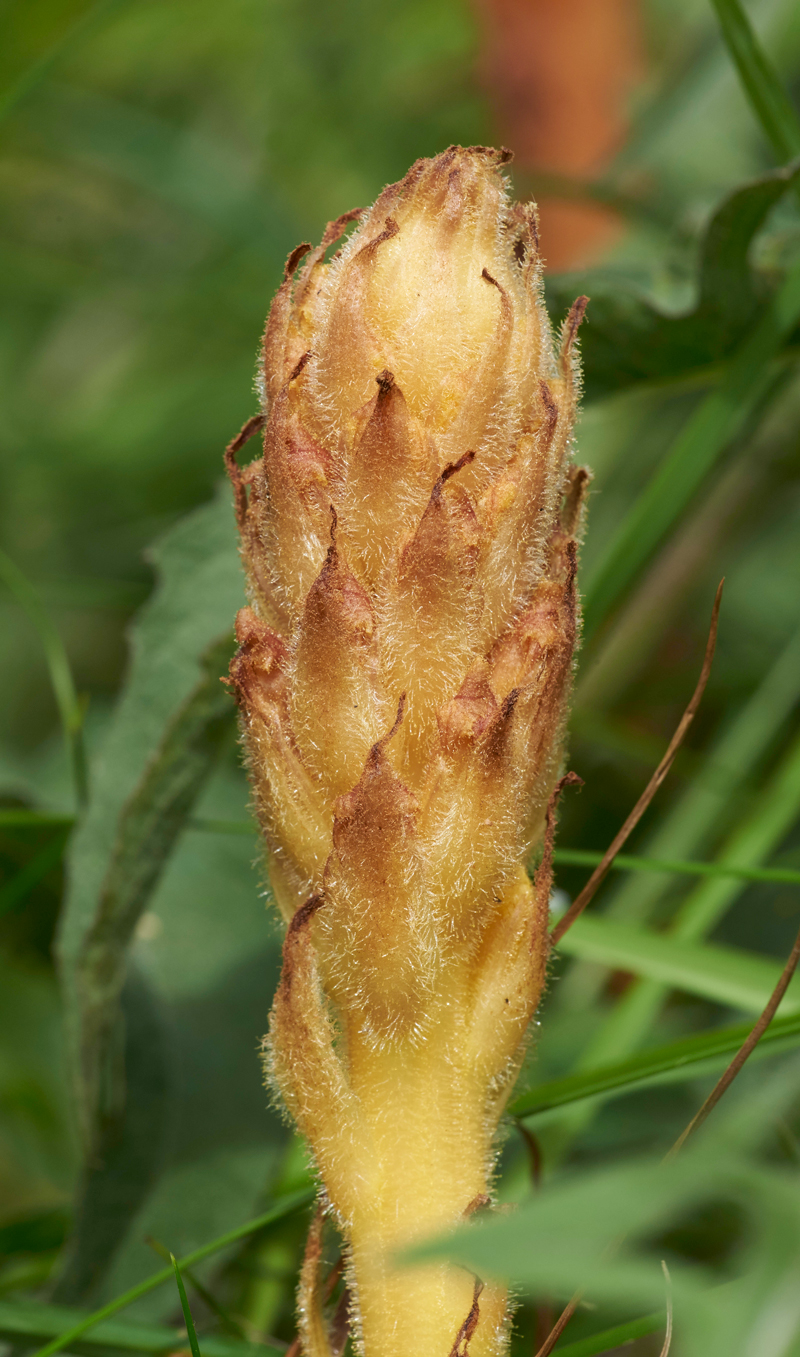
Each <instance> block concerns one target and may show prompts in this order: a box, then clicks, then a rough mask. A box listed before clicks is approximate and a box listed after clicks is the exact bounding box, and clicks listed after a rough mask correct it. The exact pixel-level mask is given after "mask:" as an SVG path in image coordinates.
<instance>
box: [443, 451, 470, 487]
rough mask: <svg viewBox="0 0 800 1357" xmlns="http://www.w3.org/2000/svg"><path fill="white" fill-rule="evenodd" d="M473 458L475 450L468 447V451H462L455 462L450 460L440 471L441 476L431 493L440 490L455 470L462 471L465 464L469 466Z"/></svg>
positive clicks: (453, 474)
mask: <svg viewBox="0 0 800 1357" xmlns="http://www.w3.org/2000/svg"><path fill="white" fill-rule="evenodd" d="M474 460H475V450H474V449H470V451H469V452H464V453H462V454H461V456H460V457H459V459H458V461H457V462H450V463H449V464H448V465H447V466H446V467H445V469H444V471H443V472H442V474H441V476H440V477H439V479H438V481H437V482H436V485H435V486H434V487H433V493H434V494H436V492H437V490H441V488H442V486H443V485H444V484H445V482H446V481H449V480H450V477H451V476H455V474H456V472H457V471H462V470H463V468H464V467H465V466H469V464H470V462H474Z"/></svg>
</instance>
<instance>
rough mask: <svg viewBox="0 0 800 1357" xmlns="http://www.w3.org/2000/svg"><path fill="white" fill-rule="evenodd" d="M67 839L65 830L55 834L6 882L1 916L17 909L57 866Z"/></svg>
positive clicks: (0, 898) (1, 894) (0, 897)
mask: <svg viewBox="0 0 800 1357" xmlns="http://www.w3.org/2000/svg"><path fill="white" fill-rule="evenodd" d="M66 841H67V836H66V834H65V833H64V832H63V831H62V832H61V833H60V834H55V835H54V836H53V838H52V839H51V840H50V842H49V843H47V844H45V846H44V848H41V849H40V850H39V852H38V853H36V854H35V856H34V857H32V858H31V860H30V862H26V864H25V866H24V867H23V868H22V870H21V871H20V872H17V874H16V876H14V877H12V878H11V880H10V881H7V882H6V884H5V886H3V888H2V890H0V917H2V915H3V914H6V913H8V912H9V910H12V909H16V907H17V905H20V904H21V903H22V901H23V900H25V899H26V897H27V896H28V895H29V894H30V892H31V891H32V890H33V889H34V887H35V886H38V884H39V882H40V881H41V880H42V879H43V877H45V876H47V873H48V872H49V871H50V870H51V869H52V868H53V867H55V865H56V863H58V862H59V861H60V860H61V857H62V854H63V852H64V844H65V843H66Z"/></svg>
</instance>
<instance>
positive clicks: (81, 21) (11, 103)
mask: <svg viewBox="0 0 800 1357" xmlns="http://www.w3.org/2000/svg"><path fill="white" fill-rule="evenodd" d="M119 3H120V0H95V4H93V5H90V6H89V8H88V10H86V12H85V13H84V14H82V15H81V16H80V17H79V18H78V19H76V20H75V22H74V23H73V24H72V25H71V26H70V28H69V29H68V30H67V32H66V33H65V34H64V35H63V36H62V37H60V38H59V39H58V40H57V41H56V42H54V43H53V44H52V45H51V46H50V47H49V48H48V49H47V51H46V52H43V53H42V55H41V56H40V57H39V58H38V59H37V60H36V61H34V62H32V63H31V65H30V66H29V67H28V68H27V70H25V71H23V72H22V74H21V75H20V76H18V78H17V79H16V80H15V81H14V82H13V84H11V85H10V86H9V88H8V89H7V90H6V91H5V92H4V93H2V94H0V122H2V121H3V119H4V118H6V117H8V115H9V114H10V113H11V112H13V110H14V109H15V108H16V106H17V105H18V104H19V103H21V102H22V100H23V99H25V98H26V97H27V95H29V94H31V93H32V92H33V90H35V89H36V87H37V85H40V84H41V83H42V81H43V80H46V79H47V77H48V76H49V75H50V72H51V71H52V70H53V69H54V67H55V66H56V65H57V64H58V62H59V61H61V59H62V58H63V57H65V56H67V55H68V53H69V52H71V51H73V50H74V48H75V47H76V46H77V45H78V44H79V42H80V41H81V40H82V39H84V38H86V37H87V36H88V35H89V33H90V32H91V30H92V28H93V27H94V25H95V24H96V23H98V22H99V21H100V20H101V19H103V18H105V16H106V15H107V14H109V13H110V12H111V11H112V10H114V9H116V8H117V6H118V5H119Z"/></svg>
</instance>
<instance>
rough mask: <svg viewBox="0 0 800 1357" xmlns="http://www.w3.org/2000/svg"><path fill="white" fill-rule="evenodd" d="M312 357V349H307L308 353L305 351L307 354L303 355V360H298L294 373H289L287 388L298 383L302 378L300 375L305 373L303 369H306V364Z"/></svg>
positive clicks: (293, 369)
mask: <svg viewBox="0 0 800 1357" xmlns="http://www.w3.org/2000/svg"><path fill="white" fill-rule="evenodd" d="M310 357H311V350H310V349H306V351H305V353H304V354H303V356H302V357H301V358H299V359H298V361H297V362H296V363H295V365H294V367H293V368H292V371H291V372H290V373H289V380H288V381H287V383H286V385H287V386H289V385H290V384H291V383H292V382H296V381H297V378H298V377H299V376H300V373H301V372H302V371H303V368H304V367H305V365H306V363H307V362H308V361H309V359H310Z"/></svg>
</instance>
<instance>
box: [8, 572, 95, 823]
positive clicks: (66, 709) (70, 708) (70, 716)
mask: <svg viewBox="0 0 800 1357" xmlns="http://www.w3.org/2000/svg"><path fill="white" fill-rule="evenodd" d="M0 579H2V580H3V583H4V584H5V585H6V588H7V589H9V590H10V592H11V593H12V594H13V595H14V597H15V598H16V600H17V602H18V603H19V605H20V607H22V608H23V609H24V610H25V612H26V613H27V614H28V617H29V618H30V620H31V622H32V623H33V625H34V627H35V628H36V630H37V632H38V634H39V639H40V641H41V643H42V646H43V648H44V653H45V658H46V660H47V668H48V670H49V673H50V682H51V684H52V685H53V692H54V693H55V698H56V703H57V705H58V714H59V716H60V718H61V727H62V730H63V732H64V740H65V743H66V746H67V753H68V755H69V758H70V761H71V763H72V773H73V779H74V783H75V796H76V800H77V802H78V805H79V806H83V805H85V804H86V800H87V796H88V775H87V767H86V754H85V751H84V747H83V707H82V705H81V702H80V699H79V697H78V694H77V692H76V690H75V683H74V681H73V678H72V670H71V668H70V663H69V658H68V656H67V652H66V649H65V647H64V642H63V641H62V639H61V637H60V635H59V633H58V630H57V628H56V627H55V626H54V625H53V621H52V618H51V617H50V614H49V613H48V611H47V609H46V608H45V606H44V604H43V603H42V600H41V599H40V597H39V595H38V593H37V591H36V590H35V589H34V587H33V585H32V584H31V583H30V581H29V580H28V579H27V577H26V576H25V575H24V574H23V573H22V571H21V570H20V568H19V566H18V565H15V563H14V562H13V561H12V560H11V557H10V556H7V555H6V553H5V552H4V551H0Z"/></svg>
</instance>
